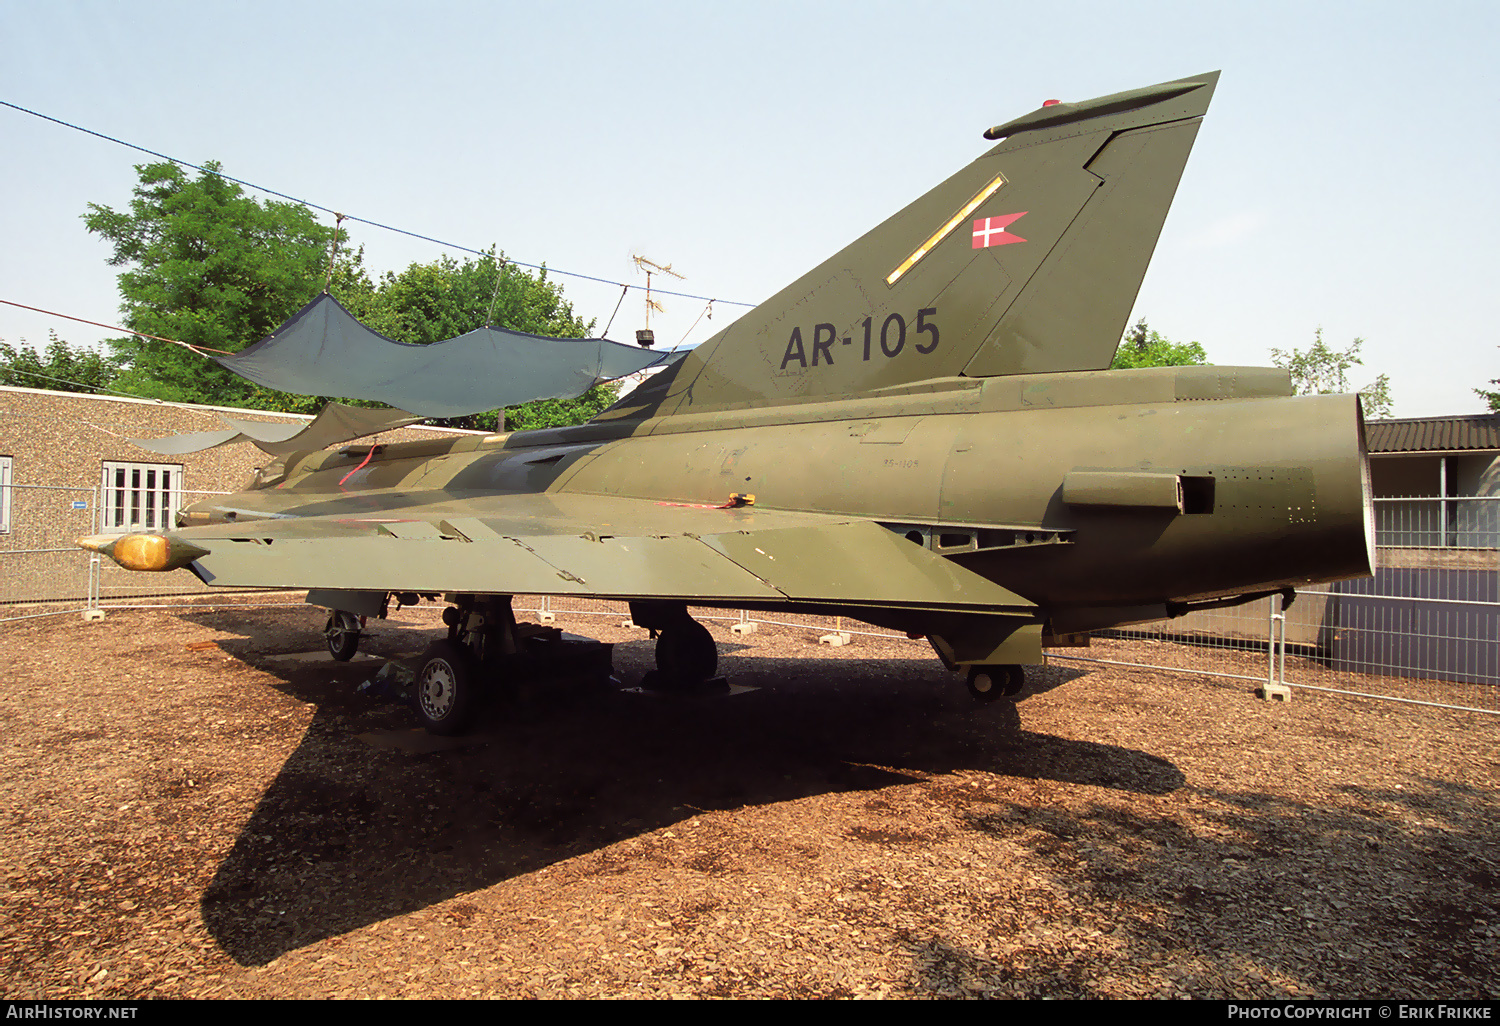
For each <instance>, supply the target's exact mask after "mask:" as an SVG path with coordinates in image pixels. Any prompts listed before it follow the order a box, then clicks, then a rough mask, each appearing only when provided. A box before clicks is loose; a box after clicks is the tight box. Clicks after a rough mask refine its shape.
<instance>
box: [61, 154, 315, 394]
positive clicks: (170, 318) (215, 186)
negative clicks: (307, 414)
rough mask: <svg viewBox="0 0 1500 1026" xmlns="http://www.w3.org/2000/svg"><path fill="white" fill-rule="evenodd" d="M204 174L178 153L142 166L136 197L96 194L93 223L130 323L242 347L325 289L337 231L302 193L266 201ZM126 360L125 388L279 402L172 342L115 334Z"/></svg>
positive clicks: (212, 345)
mask: <svg viewBox="0 0 1500 1026" xmlns="http://www.w3.org/2000/svg"><path fill="white" fill-rule="evenodd" d="M206 168H207V170H205V171H203V172H201V173H200V174H199V175H198V177H197V178H189V177H188V175H187V172H185V171H184V170H183V169H182V168H181V167H179V166H177V165H176V164H172V163H169V162H162V163H158V164H143V165H140V166H138V167H137V168H136V172H137V173H138V175H139V182H138V183H137V184H136V186H135V190H134V193H133V198H132V199H131V202H130V208H129V210H127V211H118V210H113V209H111V208H109V207H105V206H101V205H99V204H97V203H90V204H89V212H88V213H87V214H85V215H84V217H83V220H84V224H85V225H86V226H87V227H88V230H89V231H90V232H92V233H93V234H95V235H99V236H101V237H102V238H104V239H106V240H107V241H108V242H109V243H110V244H111V245H112V246H113V253H112V254H111V256H110V258H109V262H110V264H112V265H114V266H117V267H124V268H125V270H123V271H121V272H120V275H119V278H118V281H119V287H120V299H121V312H122V314H123V315H124V321H125V327H127V328H129V329H130V330H131V331H138V332H141V333H142V334H146V335H156V336H158V337H161V338H168V339H176V340H178V341H181V342H187V343H189V344H191V345H195V346H202V347H204V348H208V349H219V350H223V351H225V352H231V353H235V352H239V351H240V350H241V349H243V348H245V347H246V346H247V345H250V344H251V343H253V342H257V341H259V340H260V339H262V338H264V337H265V336H267V335H269V334H270V333H271V332H272V330H274V329H275V328H276V327H278V326H279V325H280V324H281V323H282V322H283V321H285V320H286V319H287V318H288V317H289V316H291V314H293V313H295V312H296V311H297V310H298V309H299V308H301V307H302V306H303V305H304V304H306V303H307V302H308V301H309V300H311V299H312V298H313V297H314V296H315V295H317V293H318V291H319V289H320V288H321V286H322V283H323V277H324V274H325V270H326V267H327V261H328V253H329V247H330V244H331V242H332V239H333V235H334V230H333V229H332V228H328V227H325V226H323V225H321V224H319V223H318V222H317V220H316V219H315V218H314V217H313V214H312V212H311V211H310V210H308V209H307V208H306V207H303V206H301V205H299V204H295V203H278V202H266V203H260V202H257V201H256V200H255V199H254V198H253V197H250V196H247V195H245V192H244V190H243V189H241V188H240V186H238V185H236V184H235V183H234V182H230V181H228V180H226V179H225V178H223V177H221V176H220V175H218V174H217V173H216V172H217V169H218V165H217V164H215V163H213V162H210V163H208V164H207V165H206ZM110 346H111V348H112V349H113V351H114V354H115V355H116V356H117V357H118V358H120V359H121V361H122V362H123V363H124V364H125V369H124V371H123V372H122V374H121V375H120V379H119V387H120V388H121V389H122V390H124V391H127V392H131V393H134V394H136V395H143V396H147V397H149V398H156V399H170V400H178V401H183V402H208V403H222V404H226V405H233V406H243V405H255V406H262V407H270V408H278V407H279V404H278V402H277V398H276V396H275V394H274V393H268V392H266V391H265V390H264V389H258V388H256V386H254V385H253V384H251V383H250V382H248V381H244V380H242V379H240V378H238V377H235V376H234V375H233V374H231V373H230V372H229V371H227V370H224V369H223V368H221V367H219V366H218V365H217V364H214V363H212V362H210V361H208V360H205V359H204V358H203V357H201V356H199V355H197V354H195V353H193V352H191V351H190V350H187V349H184V348H183V347H181V346H174V345H171V344H169V343H165V342H152V341H148V340H145V339H139V338H125V339H116V340H113V341H111V343H110Z"/></svg>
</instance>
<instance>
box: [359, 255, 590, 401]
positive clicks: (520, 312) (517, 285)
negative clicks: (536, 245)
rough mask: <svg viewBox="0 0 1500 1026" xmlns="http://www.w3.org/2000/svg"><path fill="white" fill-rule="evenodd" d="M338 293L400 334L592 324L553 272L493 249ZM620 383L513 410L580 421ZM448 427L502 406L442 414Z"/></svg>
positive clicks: (565, 333)
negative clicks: (528, 266)
mask: <svg viewBox="0 0 1500 1026" xmlns="http://www.w3.org/2000/svg"><path fill="white" fill-rule="evenodd" d="M334 294H335V296H336V298H338V299H339V300H340V302H342V303H343V304H344V305H345V306H347V307H348V308H349V310H350V312H351V313H353V314H354V315H355V316H356V317H358V318H359V319H360V321H361V322H362V323H364V324H365V325H367V326H368V327H370V328H373V329H374V330H376V331H378V332H380V333H381V334H382V335H385V336H387V337H389V338H393V339H395V340H396V341H397V342H407V343H413V344H425V343H430V342H439V341H442V340H443V339H448V338H455V337H457V336H459V335H462V334H464V333H465V332H469V331H473V330H474V329H475V328H480V327H483V326H485V325H486V324H489V325H493V326H495V327H498V328H506V329H508V330H510V331H524V332H526V333H527V334H531V335H544V336H549V337H553V338H582V337H584V336H586V335H588V333H589V331H590V329H591V328H592V327H593V325H592V324H591V323H585V322H584V321H583V320H581V319H580V318H579V317H577V316H576V315H575V314H574V313H573V307H572V304H570V303H569V302H568V301H567V300H566V299H564V298H563V294H562V289H561V288H560V287H559V286H558V285H557V284H556V283H554V282H551V281H548V280H547V272H546V271H545V270H543V271H542V272H541V273H539V274H531V273H530V272H528V271H527V270H526V269H525V268H521V267H517V266H516V265H515V264H511V263H506V262H505V261H504V258H503V257H500V256H497V255H496V254H495V253H494V252H493V251H491V253H490V255H489V256H488V257H487V258H484V259H477V260H476V259H465V260H464V261H463V262H462V263H460V262H458V261H456V260H453V259H452V258H450V257H443V258H441V259H439V260H436V261H434V262H432V263H430V264H412V265H411V266H410V267H408V268H407V269H406V270H404V271H402V272H400V273H399V274H397V273H393V272H390V271H387V272H386V273H385V274H383V275H381V278H380V282H379V284H377V285H372V286H368V287H366V288H359V287H358V286H357V282H355V281H352V280H351V283H350V286H348V287H346V288H345V289H344V290H343V291H342V292H340V291H338V290H335V293H334ZM614 395H615V386H614V385H611V384H605V385H596V386H595V387H594V388H592V389H590V390H589V391H588V392H586V393H585V394H584V395H582V396H580V397H578V398H577V399H539V400H536V401H535V402H531V403H527V404H525V405H524V406H520V407H517V408H515V409H512V410H509V411H507V414H506V421H507V424H508V426H510V427H512V428H517V429H527V428H539V427H560V426H563V425H567V424H581V423H583V422H584V421H585V420H588V419H589V418H590V417H592V416H594V415H595V414H596V413H598V412H599V411H600V410H603V409H604V408H605V407H606V406H608V405H609V404H610V403H612V402H614ZM439 423H442V424H446V425H448V426H450V427H477V428H484V429H488V430H496V429H498V428H500V424H499V411H498V410H492V411H490V412H488V413H478V414H472V415H470V416H467V417H457V418H452V419H449V420H444V421H439Z"/></svg>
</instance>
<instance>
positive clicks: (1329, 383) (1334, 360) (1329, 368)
mask: <svg viewBox="0 0 1500 1026" xmlns="http://www.w3.org/2000/svg"><path fill="white" fill-rule="evenodd" d="M1364 344H1365V340H1364V339H1362V338H1357V339H1355V340H1354V341H1353V342H1351V343H1349V346H1348V348H1346V349H1344V350H1343V351H1342V352H1340V351H1338V350H1334V349H1330V348H1329V347H1328V344H1327V343H1326V342H1324V341H1323V329H1322V328H1319V329H1318V330H1317V331H1315V332H1314V333H1313V343H1312V345H1310V346H1308V347H1307V349H1306V350H1300V349H1291V350H1284V349H1272V350H1271V362H1272V363H1274V364H1275V365H1276V366H1278V367H1282V368H1285V369H1286V370H1288V371H1290V372H1291V375H1292V390H1293V392H1294V394H1296V395H1334V394H1344V393H1348V392H1354V391H1358V392H1359V398H1360V401H1361V402H1362V403H1363V405H1364V409H1365V416H1366V417H1368V418H1370V419H1372V420H1373V419H1377V418H1381V417H1389V416H1390V415H1391V406H1392V403H1391V379H1390V375H1388V374H1382V375H1380V376H1379V377H1377V378H1376V379H1375V380H1374V381H1372V382H1370V383H1369V384H1368V385H1366V386H1365V387H1363V388H1360V389H1354V388H1352V387H1350V384H1349V371H1350V369H1351V368H1353V367H1356V366H1364V361H1363V360H1361V359H1360V357H1359V351H1360V349H1361V347H1363V346H1364Z"/></svg>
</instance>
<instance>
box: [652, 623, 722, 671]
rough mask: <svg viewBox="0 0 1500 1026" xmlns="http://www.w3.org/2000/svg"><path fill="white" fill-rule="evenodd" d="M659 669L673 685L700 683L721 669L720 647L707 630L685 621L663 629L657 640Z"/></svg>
mask: <svg viewBox="0 0 1500 1026" xmlns="http://www.w3.org/2000/svg"><path fill="white" fill-rule="evenodd" d="M656 668H657V669H658V670H660V671H661V675H662V676H663V677H665V678H666V679H667V680H669V681H671V682H672V683H674V684H701V683H703V682H704V681H706V680H708V679H709V678H710V677H712V676H713V675H714V672H715V671H716V670H718V668H719V646H718V645H717V644H715V643H714V636H713V635H712V634H710V633H708V628H707V627H705V626H703V625H702V624H701V623H699V622H698V621H697V620H694V619H692V618H684V619H683V620H681V621H680V622H674V623H673V624H671V625H670V626H668V627H664V628H662V631H661V634H660V635H659V636H658V637H657V639H656Z"/></svg>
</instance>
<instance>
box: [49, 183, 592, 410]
mask: <svg viewBox="0 0 1500 1026" xmlns="http://www.w3.org/2000/svg"><path fill="white" fill-rule="evenodd" d="M217 170H218V165H217V164H215V163H212V162H210V163H208V164H206V165H205V170H204V171H203V172H201V173H200V174H199V175H198V176H197V177H196V178H193V177H190V176H189V175H188V173H187V172H185V171H184V170H183V169H182V168H181V167H179V166H178V165H176V164H172V163H159V164H143V165H140V166H138V167H137V168H136V171H137V173H138V176H139V181H138V183H137V184H136V186H135V189H134V193H133V198H132V200H131V203H130V207H129V209H128V210H126V211H117V210H113V209H111V208H109V207H106V206H101V205H99V204H96V203H91V204H89V211H88V213H87V214H85V215H84V223H85V224H86V225H87V227H88V230H89V231H90V232H92V233H94V234H96V235H99V236H101V237H102V238H104V239H106V240H107V241H108V242H110V244H111V245H112V246H113V252H112V254H111V256H110V259H109V262H110V263H111V264H112V265H115V266H118V267H123V268H124V270H122V271H121V272H120V275H119V279H118V280H119V288H120V297H121V310H122V313H123V316H124V322H125V326H126V327H127V328H129V329H131V330H132V331H138V332H141V333H142V334H146V335H155V336H159V337H161V338H166V339H175V340H178V341H182V342H187V343H190V344H192V345H194V346H200V347H203V348H206V349H217V350H223V351H225V352H231V353H233V352H239V351H240V350H241V349H243V348H245V347H246V346H248V345H250V344H252V343H254V342H257V341H259V340H260V339H262V338H265V337H266V336H267V335H269V334H271V333H272V332H273V331H274V330H275V329H276V328H277V327H279V326H280V325H281V324H282V323H284V322H285V321H286V320H287V318H289V317H291V315H292V314H294V313H296V312H297V310H299V309H301V308H302V307H303V306H305V305H306V304H307V303H308V302H310V301H311V300H312V299H313V298H314V297H315V296H316V295H317V294H318V292H319V291H320V290H321V289H322V287H323V285H324V283H325V279H326V278H327V277H328V275H329V251H330V248H331V247H332V244H333V240H334V237H335V233H336V230H335V229H333V228H329V227H326V226H324V225H321V224H319V223H318V222H317V220H316V219H315V217H314V216H313V214H312V212H311V211H310V210H308V209H307V208H305V207H302V206H300V205H298V204H295V203H280V202H275V201H267V202H264V203H262V202H259V201H257V200H256V199H255V198H254V197H251V196H248V195H246V194H245V192H244V190H243V189H242V188H241V187H240V186H239V185H237V184H235V183H234V182H230V181H228V180H226V179H224V178H223V177H221V176H220V175H219V174H218V173H217ZM338 236H339V239H340V241H341V242H342V241H343V233H342V232H339V233H338ZM329 291H330V292H332V294H333V295H334V297H335V298H337V299H338V300H339V301H341V302H342V303H343V304H344V305H345V306H347V307H348V308H349V309H350V311H351V312H352V313H353V314H354V315H355V316H356V317H358V318H359V319H360V320H361V321H362V322H364V323H365V324H366V325H368V326H369V327H371V328H373V329H375V330H376V331H379V332H380V333H382V334H384V335H387V336H389V337H390V338H393V339H396V340H397V341H399V342H407V343H413V344H425V343H430V342H437V341H440V340H442V339H447V338H453V337H456V336H458V335H462V334H464V333H465V332H468V331H472V330H474V329H475V328H479V327H482V326H484V325H485V324H487V323H488V324H493V325H496V326H499V327H505V328H509V329H511V330H513V331H524V332H528V333H530V334H534V335H545V336H566V337H575V338H576V337H579V336H583V335H586V334H587V333H588V331H589V329H590V328H591V327H592V325H591V324H585V323H583V322H582V321H581V320H580V319H579V318H578V317H577V316H575V315H574V313H573V309H572V306H571V305H570V304H569V303H568V302H567V301H566V300H565V299H564V298H563V294H562V290H561V289H560V288H559V287H558V286H557V285H556V284H554V283H553V282H550V281H548V280H547V274H546V271H545V270H543V271H542V272H541V273H540V274H530V273H528V272H527V271H526V270H525V269H523V268H519V267H516V266H515V265H513V264H508V263H506V262H505V261H504V260H503V258H500V257H497V256H496V254H495V253H494V252H493V251H492V252H491V253H490V254H489V256H488V257H486V258H483V259H477V260H469V259H466V260H464V261H463V262H462V263H459V262H457V261H455V260H452V259H450V258H446V257H445V258H443V259H440V260H437V261H435V262H433V263H430V264H412V265H411V266H410V267H408V268H407V269H406V270H405V271H402V272H400V273H399V274H398V273H391V272H387V273H386V274H384V275H382V276H381V278H380V280H379V282H378V283H376V282H372V281H371V279H370V275H369V273H368V272H367V271H366V270H365V267H364V258H363V251H362V250H355V251H353V252H350V251H348V250H343V251H342V252H341V253H340V255H339V258H338V260H337V261H336V262H335V263H334V266H333V268H332V275H331V281H330V282H329ZM109 345H110V347H111V350H112V353H113V356H112V357H111V358H110V359H111V361H112V365H113V366H115V367H117V368H119V369H120V373H119V377H118V379H117V382H116V387H118V388H119V389H120V390H121V391H125V392H129V393H131V394H134V395H141V396H146V397H148V398H156V399H166V400H173V401H179V402H197V403H213V404H220V405H226V406H247V407H251V408H259V409H274V410H285V411H288V412H295V413H311V412H315V411H316V410H317V409H319V408H320V407H321V406H322V405H323V404H324V403H325V402H326V401H327V400H328V399H329V398H339V397H337V396H334V397H325V396H297V395H288V394H285V393H281V392H276V391H272V390H270V389H266V388H262V387H260V386H258V385H255V384H254V383H252V382H249V381H246V380H244V379H242V378H239V377H237V376H235V375H233V374H231V373H230V372H229V371H227V370H225V369H223V368H221V367H219V366H218V365H217V364H215V363H213V362H212V361H211V360H208V359H205V358H204V357H203V356H201V355H199V354H197V353H194V352H192V351H191V350H188V349H186V348H184V347H181V346H175V345H172V344H171V343H169V342H155V341H150V340H146V339H140V338H125V339H115V340H112V341H111V342H110V343H109ZM59 376H61V375H59ZM613 397H614V388H613V386H609V385H604V386H598V387H596V388H594V389H592V390H590V392H589V393H587V394H586V395H584V396H582V397H580V398H579V399H576V400H544V401H541V402H538V403H532V404H527V406H524V407H521V408H519V409H517V410H513V411H510V413H511V416H510V417H509V419H510V420H511V422H512V423H513V424H515V425H516V426H525V427H547V426H554V425H560V424H576V423H581V422H582V421H584V420H587V419H588V418H589V417H591V416H593V415H594V414H595V413H597V412H599V411H600V410H602V409H603V408H604V407H606V406H608V405H609V404H610V403H611V402H612V401H613ZM361 405H376V404H373V403H362V404H361ZM441 423H445V424H448V425H450V426H455V427H481V428H489V429H491V430H494V429H495V428H496V427H498V426H499V417H498V411H492V412H490V413H487V414H476V415H473V416H469V417H461V418H456V419H453V420H449V421H443V422H441Z"/></svg>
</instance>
